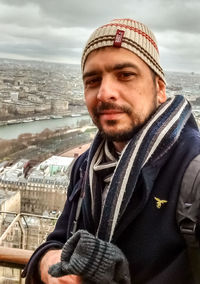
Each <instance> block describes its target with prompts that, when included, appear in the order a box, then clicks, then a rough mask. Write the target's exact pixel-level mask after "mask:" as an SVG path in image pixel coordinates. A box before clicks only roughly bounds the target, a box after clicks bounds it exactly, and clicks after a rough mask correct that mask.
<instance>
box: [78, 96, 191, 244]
mask: <svg viewBox="0 0 200 284" xmlns="http://www.w3.org/2000/svg"><path fill="white" fill-rule="evenodd" d="M190 115H191V106H190V104H189V103H188V102H187V101H186V100H185V99H184V98H183V97H182V96H175V97H172V98H169V99H168V100H167V101H166V102H165V103H164V104H162V105H161V106H160V107H159V108H158V109H157V111H156V113H155V114H154V115H153V116H152V117H151V118H150V119H149V120H148V122H147V123H146V124H145V125H144V126H143V127H142V129H141V130H140V131H139V132H138V133H137V134H136V135H135V136H134V137H133V138H132V139H131V140H130V141H129V143H128V144H127V145H126V147H125V148H124V149H123V151H122V153H121V156H120V158H119V160H118V161H117V164H116V167H115V169H114V173H113V175H112V178H111V181H110V184H109V189H108V193H107V196H106V199H105V202H104V204H103V207H102V210H101V213H100V216H99V220H98V227H97V230H96V236H97V237H99V238H100V239H103V240H105V241H109V242H111V241H112V238H113V235H114V232H115V228H116V225H117V224H118V222H119V221H120V219H121V217H122V216H123V214H124V212H125V210H126V208H127V205H128V203H129V202H130V199H131V197H132V195H133V192H134V189H135V187H136V184H137V181H138V177H139V174H140V172H141V169H142V168H143V167H144V166H145V165H146V164H147V163H148V162H149V161H151V160H156V159H158V158H159V159H160V158H161V157H163V156H164V155H165V154H166V153H167V152H168V151H169V149H171V147H172V146H173V145H174V143H175V142H176V141H177V139H178V138H179V136H180V133H181V131H182V129H183V127H184V125H185V123H186V122H187V121H188V119H189V117H190ZM104 142H105V141H103V139H102V136H101V135H100V133H97V135H96V137H95V139H94V141H93V143H92V145H91V147H90V151H89V156H88V166H87V169H86V179H85V185H84V191H85V194H84V198H83V205H84V206H85V207H86V208H88V206H89V208H91V212H92V215H93V217H94V212H95V207H96V205H97V202H98V201H97V198H96V194H97V193H98V191H99V184H97V183H96V184H95V179H94V178H93V174H94V172H93V171H94V165H95V163H96V161H97V159H98V156H99V153H100V151H101V149H102V145H103V144H104Z"/></svg>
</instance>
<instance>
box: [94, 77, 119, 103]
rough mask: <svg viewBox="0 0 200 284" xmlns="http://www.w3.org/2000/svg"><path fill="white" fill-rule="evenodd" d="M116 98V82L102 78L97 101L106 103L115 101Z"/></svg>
mask: <svg viewBox="0 0 200 284" xmlns="http://www.w3.org/2000/svg"><path fill="white" fill-rule="evenodd" d="M118 96H119V94H118V91H117V86H116V82H114V80H113V79H112V78H103V79H102V81H101V85H100V87H99V90H98V94H97V99H98V100H99V101H103V102H108V101H115V100H117V98H118Z"/></svg>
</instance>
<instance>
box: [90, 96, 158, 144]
mask: <svg viewBox="0 0 200 284" xmlns="http://www.w3.org/2000/svg"><path fill="white" fill-rule="evenodd" d="M109 109H112V110H119V111H122V112H123V113H125V114H127V116H129V117H130V118H131V124H130V125H129V127H127V128H123V129H121V130H118V131H117V130H116V129H117V127H118V123H119V121H118V120H107V121H106V125H107V126H110V127H111V128H112V129H113V130H111V128H110V130H109V131H106V130H105V129H104V128H103V126H102V125H101V122H100V113H101V111H104V110H109ZM156 109H157V102H156V96H155V99H154V100H153V101H152V106H151V108H150V110H149V115H147V116H146V117H141V115H138V114H136V113H134V111H133V110H132V108H130V107H127V106H118V105H116V104H113V103H108V102H106V103H104V102H102V103H101V105H99V106H97V107H96V108H94V109H93V117H92V119H93V122H94V124H95V125H96V126H97V127H98V129H99V131H100V133H101V135H102V136H103V137H105V138H106V139H107V140H108V141H115V142H126V141H128V140H130V139H131V138H132V137H133V136H134V135H135V134H136V133H138V131H139V130H140V129H141V128H142V127H143V126H144V125H145V124H146V122H147V121H148V120H149V119H150V117H151V116H152V115H153V114H154V113H155V112H156Z"/></svg>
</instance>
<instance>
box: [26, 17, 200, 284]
mask: <svg viewBox="0 0 200 284" xmlns="http://www.w3.org/2000/svg"><path fill="white" fill-rule="evenodd" d="M82 71H83V83H84V94H85V101H86V105H87V107H88V111H89V113H90V115H91V117H92V119H93V121H94V123H95V124H96V125H97V127H98V129H99V132H98V133H97V135H96V137H95V139H94V141H93V143H92V145H91V147H90V149H89V151H87V152H85V153H84V154H83V155H82V156H80V157H79V158H78V159H77V161H76V163H75V165H74V167H73V170H72V174H71V182H70V186H69V189H68V196H67V201H66V204H65V208H64V210H63V212H62V215H61V216H60V218H59V220H58V222H57V225H56V228H55V230H54V232H53V233H51V234H50V236H49V237H48V239H47V241H46V242H45V243H44V244H42V245H41V246H40V247H39V248H38V249H37V250H36V252H35V253H34V254H33V256H32V258H31V260H30V261H29V264H28V266H27V267H26V270H25V272H24V275H25V274H26V276H27V280H26V283H40V280H39V279H42V281H43V283H49V284H53V283H54V284H56V283H139V284H142V283H151V284H158V283H169V282H170V281H171V283H182V284H184V283H187V284H188V283H194V282H193V278H192V274H191V272H190V269H189V262H188V258H187V254H186V244H185V242H184V240H183V237H182V235H181V234H180V232H179V228H178V226H177V222H176V205H177V198H178V194H179V190H180V186H181V181H182V177H183V175H184V171H185V169H186V168H187V166H188V164H189V162H190V161H191V160H192V159H193V158H194V157H195V156H196V155H198V154H199V153H200V138H199V137H200V136H199V132H198V128H197V125H196V123H195V121H194V118H193V116H192V115H191V107H190V105H189V104H188V102H187V101H185V99H184V98H183V97H182V96H177V97H173V98H169V99H167V97H166V92H165V78H164V73H163V70H162V68H161V66H160V63H159V53H158V48H157V44H156V40H155V37H154V35H153V34H152V32H151V31H150V30H149V29H148V28H147V27H146V26H145V25H143V24H142V23H138V22H136V21H133V20H130V19H116V20H114V21H112V22H110V23H108V24H106V25H104V26H102V27H100V28H98V29H97V30H96V31H94V33H93V34H92V36H91V37H90V38H89V40H88V43H87V44H86V47H85V49H84V52H83V56H82ZM191 145H192V147H191ZM39 272H40V274H39ZM39 275H40V276H39Z"/></svg>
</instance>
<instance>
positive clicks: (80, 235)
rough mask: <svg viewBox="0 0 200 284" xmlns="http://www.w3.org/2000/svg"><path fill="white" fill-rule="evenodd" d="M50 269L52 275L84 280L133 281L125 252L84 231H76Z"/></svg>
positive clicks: (91, 281)
mask: <svg viewBox="0 0 200 284" xmlns="http://www.w3.org/2000/svg"><path fill="white" fill-rule="evenodd" d="M48 272H49V274H50V275H52V276H53V277H60V276H63V275H68V274H76V275H80V276H81V277H82V279H83V282H84V280H85V281H86V282H85V283H98V284H99V283H101V284H111V283H113V284H114V283H120V284H129V283H131V280H130V274H129V266H128V262H127V260H126V257H125V256H124V254H123V253H122V251H121V250H120V249H119V248H118V247H117V246H115V245H114V244H112V243H108V242H105V241H103V240H100V239H98V238H96V237H94V236H93V235H92V234H90V233H88V232H87V231H84V230H79V231H78V232H76V233H75V234H74V235H73V236H72V237H71V238H70V239H69V240H68V241H67V242H66V243H65V245H64V246H63V249H62V253H61V262H59V263H56V264H54V265H52V266H51V267H50V268H49V271H48Z"/></svg>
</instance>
